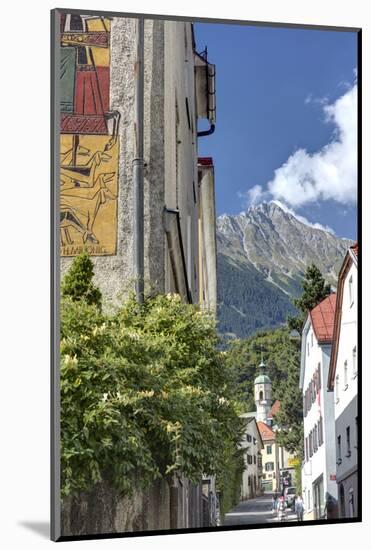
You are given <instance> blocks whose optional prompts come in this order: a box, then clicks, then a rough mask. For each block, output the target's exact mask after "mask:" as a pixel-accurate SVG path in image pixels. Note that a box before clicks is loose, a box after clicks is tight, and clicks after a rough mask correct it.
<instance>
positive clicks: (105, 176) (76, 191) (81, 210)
mask: <svg viewBox="0 0 371 550" xmlns="http://www.w3.org/2000/svg"><path fill="white" fill-rule="evenodd" d="M74 145H75V147H74ZM73 149H75V151H76V153H75V158H74V153H73ZM118 154H119V144H118V141H116V142H114V140H113V139H112V136H97V135H75V136H73V135H65V134H63V135H61V170H60V185H61V188H60V189H61V191H60V210H61V221H60V240H61V256H76V255H77V254H80V252H82V250H83V249H84V248H86V249H87V251H88V252H89V254H91V255H92V256H104V255H109V254H115V253H116V241H117V195H118Z"/></svg>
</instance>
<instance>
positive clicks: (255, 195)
mask: <svg viewBox="0 0 371 550" xmlns="http://www.w3.org/2000/svg"><path fill="white" fill-rule="evenodd" d="M268 195H269V193H268V191H263V187H262V186H261V185H254V187H251V189H249V190H248V191H247V192H246V193H239V196H240V197H241V198H243V199H247V202H248V204H251V205H253V204H258V203H259V202H261V201H262V200H264V198H266V197H268Z"/></svg>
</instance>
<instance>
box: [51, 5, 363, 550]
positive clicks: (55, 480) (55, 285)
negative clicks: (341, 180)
mask: <svg viewBox="0 0 371 550" xmlns="http://www.w3.org/2000/svg"><path fill="white" fill-rule="evenodd" d="M62 13H75V14H83V15H101V16H108V17H128V18H138V17H144V18H145V19H160V20H169V21H190V22H192V23H219V24H230V25H244V26H254V27H273V28H274V27H279V28H281V27H285V28H299V29H308V30H320V31H338V32H355V33H357V100H358V107H357V175H358V178H357V183H358V185H357V228H358V236H357V237H358V245H359V254H358V312H357V314H358V315H357V318H358V344H357V347H358V362H359V365H361V367H362V333H361V328H362V208H361V207H362V28H360V27H336V26H330V25H316V24H309V23H308V24H303V23H283V22H279V23H277V22H268V21H250V20H238V19H217V18H211V17H210V18H209V17H193V16H176V15H156V14H148V13H128V12H116V11H100V10H86V9H81V10H79V9H76V8H71V9H69V8H55V9H53V10H51V12H50V15H51V58H50V63H51V66H50V75H51V80H50V89H51V104H50V105H51V109H50V112H51V116H50V144H51V148H50V154H51V204H50V216H51V250H50V252H51V287H50V289H51V309H50V316H51V334H50V336H51V373H50V375H51V385H50V393H51V398H50V402H51V407H50V410H51V422H50V440H51V447H50V470H51V479H50V482H51V487H50V505H51V509H50V538H51V540H53V541H55V542H65V541H74V540H98V539H113V538H129V537H149V536H155V535H179V534H186V533H208V532H220V531H241V530H243V531H246V530H251V529H276V528H290V527H297V526H298V525H300V526H301V527H307V526H313V525H322V526H324V525H332V524H338V523H341V524H343V523H360V522H362V391H361V389H362V368H360V369H359V371H358V516H357V517H356V518H342V519H327V520H308V521H306V522H303V523H300V524H299V523H298V522H290V523H283V524H279V523H276V524H275V523H262V524H255V525H254V524H252V525H250V524H246V525H231V526H220V527H196V528H185V529H166V530H165V529H164V530H149V531H130V532H122V533H121V532H120V533H100V534H91V535H78V536H61V534H60V531H61V506H60V380H59V351H58V350H59V344H60V315H59V313H60V307H59V306H60V296H59V288H60V252H59V224H58V222H57V220H58V219H59V185H57V177H58V174H59V146H60V144H59V141H60V132H59V125H60V107H59V72H58V70H57V68H58V67H59V42H60V25H59V15H60V14H62ZM359 413H361V414H359Z"/></svg>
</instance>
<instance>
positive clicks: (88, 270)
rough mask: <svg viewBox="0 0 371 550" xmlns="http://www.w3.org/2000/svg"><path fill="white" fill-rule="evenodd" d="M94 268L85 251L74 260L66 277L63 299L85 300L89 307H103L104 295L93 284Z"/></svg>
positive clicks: (63, 284)
mask: <svg viewBox="0 0 371 550" xmlns="http://www.w3.org/2000/svg"><path fill="white" fill-rule="evenodd" d="M93 277H94V266H93V262H92V261H91V259H90V256H89V254H88V253H87V252H86V251H83V252H82V253H81V254H80V255H79V256H76V258H75V259H74V260H73V262H72V265H71V267H70V269H69V271H68V273H67V274H66V275H65V277H64V279H63V281H62V285H61V290H62V297H64V298H66V297H70V298H71V299H72V300H73V301H80V300H84V301H85V302H86V303H87V304H89V305H93V304H94V305H96V306H97V307H98V308H101V307H102V293H101V291H100V290H99V288H98V287H96V286H95V285H94V283H93Z"/></svg>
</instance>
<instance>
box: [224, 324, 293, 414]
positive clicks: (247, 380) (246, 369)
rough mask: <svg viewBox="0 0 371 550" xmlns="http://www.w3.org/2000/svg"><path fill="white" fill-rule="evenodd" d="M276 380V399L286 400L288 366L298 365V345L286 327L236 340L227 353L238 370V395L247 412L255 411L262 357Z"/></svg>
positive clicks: (232, 367)
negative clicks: (255, 393) (255, 397)
mask: <svg viewBox="0 0 371 550" xmlns="http://www.w3.org/2000/svg"><path fill="white" fill-rule="evenodd" d="M262 358H263V360H264V363H265V365H266V367H267V374H268V376H269V377H270V379H271V381H272V392H273V393H272V398H273V401H274V400H275V399H279V400H282V399H283V397H284V395H285V392H286V386H287V380H288V376H289V371H288V365H289V364H290V365H291V364H293V365H296V366H297V365H298V364H299V357H298V349H297V344H295V342H294V341H293V340H292V339H291V338H290V332H289V330H287V329H286V328H282V329H276V330H269V331H262V332H258V333H256V334H255V335H254V336H251V337H250V338H247V339H245V340H235V341H233V342H232V343H231V345H230V348H229V350H228V352H227V363H228V365H229V366H230V368H231V369H234V370H235V377H236V379H237V380H238V388H237V391H238V398H239V399H241V400H242V401H243V403H244V408H245V411H247V412H248V411H252V410H255V401H254V380H255V378H256V376H258V374H259V364H260V362H261V360H262Z"/></svg>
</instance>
